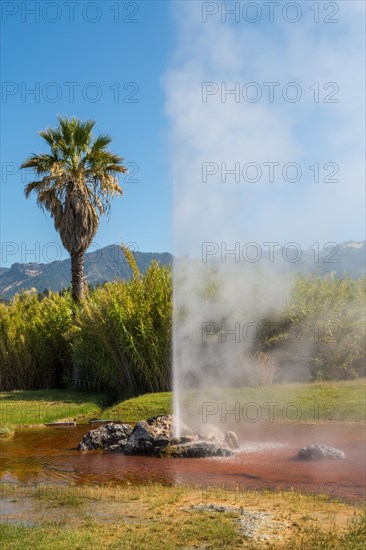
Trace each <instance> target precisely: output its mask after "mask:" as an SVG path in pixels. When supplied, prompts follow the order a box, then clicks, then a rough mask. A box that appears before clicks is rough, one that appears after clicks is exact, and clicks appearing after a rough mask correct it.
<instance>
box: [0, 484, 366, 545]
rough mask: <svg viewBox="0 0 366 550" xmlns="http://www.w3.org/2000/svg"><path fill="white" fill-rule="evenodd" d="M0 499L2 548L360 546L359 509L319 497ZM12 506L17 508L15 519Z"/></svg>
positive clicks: (9, 488)
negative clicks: (0, 500) (221, 507)
mask: <svg viewBox="0 0 366 550" xmlns="http://www.w3.org/2000/svg"><path fill="white" fill-rule="evenodd" d="M2 502H3V510H2V514H3V515H2V524H1V526H0V530H1V538H2V548H4V549H5V548H6V549H10V548H11V549H12V550H18V549H19V550H22V549H23V548H24V541H25V540H27V544H28V545H31V546H32V547H33V548H35V549H46V548H53V549H55V550H57V549H66V548H67V549H68V548H78V549H88V550H89V548H97V547H99V546H102V547H103V548H124V549H125V550H135V549H137V548H139V549H140V550H150V549H151V548H154V549H155V548H156V549H158V548H164V550H175V549H177V548H181V549H183V548H184V549H187V548H205V549H212V550H213V549H217V550H219V549H220V550H221V549H223V548H227V549H231V550H239V549H241V548H250V549H259V548H263V546H267V547H270V548H275V549H277V548H278V549H280V548H282V549H283V548H286V549H293V550H295V549H310V548H311V549H316V550H317V549H319V550H320V549H322V550H326V549H327V550H328V549H329V548H342V549H345V550H347V549H350V550H351V549H358V548H360V549H361V548H363V547H364V543H365V541H366V538H365V537H366V515H365V514H362V510H361V509H360V508H359V507H357V506H356V505H348V504H344V503H340V502H336V501H330V500H328V499H327V498H326V497H323V496H321V495H303V494H301V493H286V492H278V493H275V494H274V493H273V492H264V491H263V492H257V491H246V492H245V493H244V492H242V491H239V490H234V489H232V490H228V491H225V492H223V491H222V489H221V488H220V489H214V490H210V491H209V492H206V491H205V490H203V489H202V487H201V488H200V487H196V488H194V487H186V486H169V487H166V486H161V485H157V484H151V485H142V486H136V485H134V486H130V485H120V486H114V487H112V486H109V487H108V486H99V487H96V486H83V487H77V486H74V487H57V486H54V487H52V486H43V487H40V486H39V487H21V488H19V487H14V485H13V484H9V485H5V486H3V489H2ZM9 503H11V505H9ZM17 505H18V506H19V510H22V511H20V512H19V511H18V512H17V514H16V515H15V514H14V508H16V506H17ZM219 506H225V507H227V508H225V509H224V510H223V509H220V508H218V507H219ZM71 518H72V520H71ZM256 518H257V519H256ZM258 518H260V519H258ZM14 520H16V521H14Z"/></svg>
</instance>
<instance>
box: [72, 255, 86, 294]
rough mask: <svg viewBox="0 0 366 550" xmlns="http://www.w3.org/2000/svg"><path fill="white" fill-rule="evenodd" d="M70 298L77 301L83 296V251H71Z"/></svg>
mask: <svg viewBox="0 0 366 550" xmlns="http://www.w3.org/2000/svg"><path fill="white" fill-rule="evenodd" d="M71 286H72V299H73V300H74V302H75V303H79V302H80V301H81V300H82V299H83V297H84V252H83V251H78V252H71Z"/></svg>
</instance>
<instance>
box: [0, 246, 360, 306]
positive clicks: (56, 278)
mask: <svg viewBox="0 0 366 550" xmlns="http://www.w3.org/2000/svg"><path fill="white" fill-rule="evenodd" d="M337 246H338V249H337V248H334V247H329V248H328V249H327V250H320V251H319V257H317V256H316V251H314V250H303V251H302V254H301V260H299V261H298V262H294V263H291V262H289V263H287V265H289V266H290V267H291V268H292V269H293V270H294V271H299V272H302V273H305V274H311V273H318V274H319V275H327V274H329V273H331V272H334V273H335V275H336V276H337V277H342V276H343V275H345V274H348V275H349V276H350V277H352V278H354V279H357V278H359V277H363V276H365V241H360V242H355V241H347V242H344V243H342V244H339V245H337ZM134 256H135V259H136V262H137V265H138V268H139V270H140V271H141V272H142V273H144V272H145V271H146V269H147V268H148V267H149V265H150V264H151V262H152V261H153V260H156V261H158V262H159V263H160V264H161V265H171V264H172V261H173V256H172V255H171V254H169V253H168V252H163V253H159V252H134ZM274 261H275V262H277V261H282V262H283V253H282V250H281V249H277V251H276V253H275V257H274ZM70 271H71V266H70V260H62V261H55V262H50V263H48V264H37V263H27V264H21V263H15V264H13V265H12V266H11V267H10V268H0V296H1V298H3V299H9V298H11V297H12V296H14V294H15V293H16V292H19V291H20V290H23V289H24V290H25V289H29V288H34V289H36V290H37V291H38V292H42V291H43V290H45V289H49V290H55V291H58V290H61V289H62V288H68V287H69V286H70V277H71V276H70ZM85 275H86V279H87V281H88V283H89V284H91V285H96V284H101V283H104V282H105V281H114V280H115V279H129V278H130V277H131V275H132V270H131V268H130V266H129V265H128V263H127V260H126V258H125V256H124V253H123V250H122V249H121V247H120V246H118V245H110V246H106V247H105V248H102V249H100V250H99V251H98V252H92V253H88V254H86V255H85Z"/></svg>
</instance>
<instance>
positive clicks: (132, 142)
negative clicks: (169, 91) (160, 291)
mask: <svg viewBox="0 0 366 550" xmlns="http://www.w3.org/2000/svg"><path fill="white" fill-rule="evenodd" d="M4 4H9V5H10V6H9V8H8V10H9V11H7V12H6V13H5V12H4V11H3V14H2V15H3V19H2V21H3V23H2V31H3V32H2V48H1V50H2V82H3V89H2V92H3V94H2V151H1V153H2V168H3V177H2V185H1V241H2V244H3V252H4V247H6V245H4V243H7V242H13V243H15V247H17V246H19V251H18V252H16V248H14V249H13V248H12V247H11V246H10V245H9V247H6V250H8V251H11V250H14V253H13V254H5V256H4V254H2V256H3V258H2V260H3V261H2V265H10V264H11V263H13V262H14V261H25V260H26V261H34V259H35V258H34V255H32V254H31V253H29V254H26V258H25V257H24V256H25V255H24V253H23V254H21V250H23V251H24V250H26V249H27V250H33V249H37V246H38V245H36V244H35V243H40V249H41V251H42V249H43V248H44V246H45V245H47V243H48V242H50V241H55V242H57V243H59V242H60V241H59V238H58V235H57V233H56V232H55V231H54V229H53V222H52V220H51V219H50V216H49V214H48V213H43V212H42V211H41V210H40V209H39V208H37V206H36V204H35V197H30V198H29V199H28V200H26V199H25V197H24V194H23V187H24V179H23V181H22V178H24V177H25V176H24V175H23V176H22V175H21V173H20V172H19V171H17V166H18V165H19V164H20V163H21V162H22V161H23V160H25V158H26V157H27V156H28V155H29V154H31V153H33V152H36V153H38V152H41V151H43V150H44V145H43V143H42V139H41V138H40V137H39V136H38V135H37V132H38V130H40V129H43V128H45V127H47V126H56V125H57V119H56V115H57V114H64V115H76V116H78V117H80V118H81V119H87V118H92V119H94V120H96V133H99V132H103V133H109V134H110V135H111V136H112V138H113V142H112V149H113V150H114V151H115V152H117V153H119V154H120V155H122V156H123V157H124V159H125V162H126V163H132V164H130V171H131V173H132V172H134V175H133V176H132V175H131V177H130V178H126V181H123V180H121V184H122V187H123V188H124V191H125V195H124V197H123V198H118V199H115V200H114V201H113V205H112V212H111V216H110V219H109V222H107V221H106V220H104V219H103V220H102V221H101V225H100V229H99V231H98V234H97V237H96V239H95V241H96V243H97V244H98V245H100V246H105V245H107V244H111V243H114V242H119V241H121V240H123V241H124V242H130V243H136V245H137V248H138V249H139V250H142V251H164V250H171V248H172V244H171V231H170V213H171V179H170V174H169V163H168V159H167V152H166V149H167V141H168V136H167V130H166V127H167V119H166V118H165V117H164V101H165V98H164V92H163V89H162V86H161V75H162V74H163V73H164V71H165V70H166V67H167V65H168V63H169V59H170V52H171V49H172V47H173V46H172V43H173V40H174V33H173V28H172V23H171V9H170V8H171V6H170V4H169V2H164V1H162V2H158V1H157V2H155V1H154V2H139V3H138V4H137V3H131V2H130V3H128V2H119V3H118V2H109V1H106V2H97V3H95V2H94V3H92V2H78V3H76V4H78V5H75V8H74V9H75V11H74V22H73V23H71V22H70V19H71V17H70V12H69V11H68V9H69V8H67V6H65V5H64V3H63V2H59V3H58V4H59V6H60V10H62V11H60V12H58V11H56V9H55V8H52V6H51V4H52V3H50V2H48V4H49V8H48V11H45V12H44V13H43V14H42V12H40V20H39V21H35V16H33V15H31V14H30V13H27V12H24V11H22V9H23V10H24V4H27V5H28V6H27V7H28V9H30V7H31V6H33V7H34V5H35V4H37V3H35V2H27V3H25V2H18V3H15V2H8V3H6V2H4V3H3V8H4ZM15 4H17V7H18V12H17V13H16V14H14V15H12V14H11V12H12V11H13V6H14V5H15ZM38 4H39V3H38ZM40 4H41V5H42V4H43V5H45V4H44V3H42V2H41V3H40ZM46 4H47V3H46ZM53 4H54V3H53ZM88 4H89V7H88V9H87V10H86V11H85V12H84V14H83V12H82V7H85V5H88ZM92 4H97V6H98V7H99V10H100V11H99V10H98V11H97V9H96V8H94V7H93V5H92ZM117 4H119V9H120V12H119V13H118V12H117V11H116V5H117ZM137 5H138V7H139V11H138V13H135V11H136V9H135V6H137ZM66 8H67V9H66ZM111 8H113V9H114V11H112V9H111ZM83 15H84V16H83ZM22 17H23V19H25V21H23V22H22ZM58 17H60V20H59V21H57V22H55V23H52V22H51V20H53V19H57V18H58ZM94 18H99V21H97V22H95V23H93V22H91V21H92V20H93V19H94ZM114 18H116V19H119V21H117V22H115V21H114ZM125 19H127V21H124V20H125ZM130 20H136V21H138V22H136V23H134V22H132V21H131V22H130ZM67 82H69V83H78V85H77V84H65V83H67ZM50 83H55V84H50ZM128 83H133V84H128ZM126 85H128V86H126ZM37 86H38V87H39V88H37ZM124 86H126V89H123V88H124ZM31 89H35V90H37V94H36V96H35V95H32V94H27V93H26V91H27V90H31ZM38 90H39V92H38ZM72 90H74V98H73V97H72ZM118 93H119V97H118V96H117V94H118ZM98 95H99V96H100V98H99V100H97V101H94V99H95V98H96V97H98ZM54 99H56V100H57V101H52V100H54ZM72 99H74V101H73V102H72ZM131 100H135V101H136V100H137V102H128V103H127V102H126V101H131ZM137 168H138V173H136V169H137ZM13 172H16V173H13ZM28 180H29V177H28ZM129 180H137V181H132V182H131V181H129ZM21 243H26V244H23V247H22V245H21ZM45 250H48V252H47V254H46V253H45V256H47V255H48V256H50V257H51V256H52V254H56V249H54V250H51V248H48V247H47V246H46V249H45ZM60 251H61V249H60ZM6 256H7V257H6ZM41 256H42V253H41ZM6 260H7V261H6ZM46 260H47V257H46V258H44V259H43V258H42V257H41V258H40V261H46Z"/></svg>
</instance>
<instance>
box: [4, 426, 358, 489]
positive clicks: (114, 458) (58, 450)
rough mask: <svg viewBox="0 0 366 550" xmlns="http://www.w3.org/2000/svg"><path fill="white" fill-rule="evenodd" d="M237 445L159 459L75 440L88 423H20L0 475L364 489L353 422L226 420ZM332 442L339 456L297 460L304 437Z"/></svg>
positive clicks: (19, 479) (32, 479)
mask: <svg viewBox="0 0 366 550" xmlns="http://www.w3.org/2000/svg"><path fill="white" fill-rule="evenodd" d="M231 427H232V428H233V429H235V431H236V432H237V433H238V436H239V440H240V445H241V448H240V452H239V453H238V454H237V455H235V456H234V457H232V458H224V459H222V458H211V459H162V458H151V457H129V456H123V455H121V454H110V453H105V452H103V451H90V452H79V451H76V450H75V448H76V446H77V444H78V442H79V441H80V439H81V438H82V436H83V435H84V434H85V433H86V432H87V431H88V430H89V429H90V426H89V425H85V426H77V427H75V428H66V427H52V428H44V429H34V430H33V429H32V430H31V429H26V430H19V431H17V432H15V434H14V436H13V437H11V438H9V439H6V440H2V441H1V442H0V457H1V468H0V481H2V482H15V483H27V484H30V483H31V484H34V483H62V484H76V485H79V484H85V483H96V484H99V483H104V482H123V481H129V482H132V483H146V482H162V483H168V484H171V483H182V484H195V485H197V484H198V485H202V486H203V487H204V489H205V490H207V491H209V490H211V489H212V488H213V487H220V488H221V489H222V490H226V489H227V490H230V488H232V487H233V486H236V488H237V489H238V488H239V490H243V491H245V490H250V489H255V488H268V489H269V490H276V489H281V488H284V489H289V488H294V489H296V488H299V489H301V490H305V491H311V492H316V493H325V494H330V495H333V496H336V497H339V498H342V499H343V498H344V499H347V500H348V499H351V500H362V499H363V498H364V497H365V438H364V436H365V428H364V426H362V425H360V424H348V425H345V424H340V423H335V424H327V425H324V424H318V425H306V424H300V425H296V426H295V425H293V424H266V425H258V424H257V425H248V424H246V425H245V426H243V425H240V426H231ZM309 443H319V444H326V445H332V446H335V447H337V448H339V449H341V450H343V451H344V452H345V453H346V459H345V460H340V461H331V462H304V461H299V460H296V459H295V458H294V457H295V456H296V455H297V452H298V450H299V449H300V448H301V447H303V446H305V445H307V444H309Z"/></svg>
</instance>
